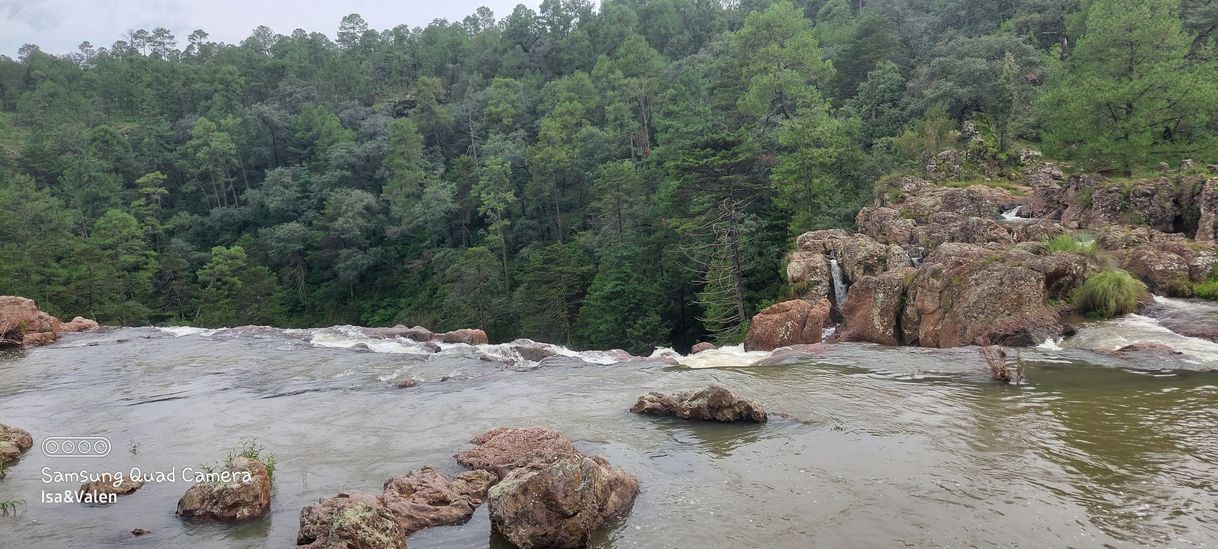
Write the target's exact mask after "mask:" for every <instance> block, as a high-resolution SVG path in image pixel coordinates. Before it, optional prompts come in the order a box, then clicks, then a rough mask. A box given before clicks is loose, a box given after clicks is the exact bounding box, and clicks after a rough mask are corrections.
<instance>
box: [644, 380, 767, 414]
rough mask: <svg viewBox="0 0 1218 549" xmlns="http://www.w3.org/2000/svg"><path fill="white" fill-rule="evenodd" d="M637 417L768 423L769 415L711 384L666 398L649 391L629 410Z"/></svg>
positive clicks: (663, 395)
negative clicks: (767, 416) (673, 417)
mask: <svg viewBox="0 0 1218 549" xmlns="http://www.w3.org/2000/svg"><path fill="white" fill-rule="evenodd" d="M630 411H631V412H634V413H636V414H647V415H653V416H676V417H679V418H685V419H703V420H709V421H720V422H734V421H750V422H754V423H765V422H766V413H765V409H764V408H762V407H761V405H759V404H757V403H755V402H752V401H750V400H746V399H743V398H740V397H739V396H737V395H736V393H734V392H732V390H731V389H728V388H727V387H724V386H722V385H709V386H707V387H706V388H705V389H701V390H699V391H684V392H679V393H673V394H672V395H665V394H663V393H658V392H654V391H653V392H650V393H647V394H645V395H643V396H641V397H639V401H638V402H636V403H635V404H634V406H631V407H630Z"/></svg>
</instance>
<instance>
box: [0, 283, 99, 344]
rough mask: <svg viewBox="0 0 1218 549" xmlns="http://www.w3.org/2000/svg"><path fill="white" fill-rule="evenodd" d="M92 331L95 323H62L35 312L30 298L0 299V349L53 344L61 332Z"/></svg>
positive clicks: (5, 296) (10, 297) (79, 320)
mask: <svg viewBox="0 0 1218 549" xmlns="http://www.w3.org/2000/svg"><path fill="white" fill-rule="evenodd" d="M96 328H97V323H96V322H94V321H92V320H89V319H86V318H82V317H79V316H78V317H76V318H74V319H72V321H71V322H63V321H61V320H59V319H58V318H55V317H53V316H51V315H49V314H47V313H44V312H42V311H40V310H38V306H37V305H36V304H35V303H34V300H32V299H26V298H24V297H17V296H11V295H4V296H0V349H14V348H21V347H37V346H39V345H46V344H48V343H52V342H54V341H55V340H56V339H58V338H59V335H60V334H63V333H68V332H83V331H85V330H93V329H96Z"/></svg>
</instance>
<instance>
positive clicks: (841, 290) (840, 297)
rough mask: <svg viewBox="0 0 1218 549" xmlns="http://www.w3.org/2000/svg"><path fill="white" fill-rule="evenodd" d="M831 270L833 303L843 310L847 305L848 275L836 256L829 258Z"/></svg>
mask: <svg viewBox="0 0 1218 549" xmlns="http://www.w3.org/2000/svg"><path fill="white" fill-rule="evenodd" d="M829 272H830V273H831V274H832V275H833V305H834V306H835V307H837V308H838V310H841V308H842V307H844V306H845V305H846V295H847V294H846V281H845V279H846V277H845V276H844V275H842V267H841V265H838V264H837V258H835V257H830V258H829Z"/></svg>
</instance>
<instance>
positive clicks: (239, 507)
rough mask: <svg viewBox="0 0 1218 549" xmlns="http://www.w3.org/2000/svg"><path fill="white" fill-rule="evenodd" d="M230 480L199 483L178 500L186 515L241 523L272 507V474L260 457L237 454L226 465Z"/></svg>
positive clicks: (263, 513)
mask: <svg viewBox="0 0 1218 549" xmlns="http://www.w3.org/2000/svg"><path fill="white" fill-rule="evenodd" d="M224 472H227V473H230V475H229V477H228V479H220V480H217V481H215V482H200V483H198V484H195V485H194V486H192V487H191V488H190V489H189V490H187V491H186V494H185V495H183V496H182V499H180V500H178V510H177V515H178V516H180V517H183V518H193V519H200V520H215V521H222V522H240V521H243V520H249V519H255V518H258V517H261V516H263V515H265V514H266V513H267V511H269V510H270V508H271V477H270V475H269V474H268V473H267V469H266V465H265V464H264V463H262V462H261V461H259V460H257V459H251V458H246V457H236V458H233V459H232V461H231V462H230V463H229V464H228V465H227V466H226V467H224Z"/></svg>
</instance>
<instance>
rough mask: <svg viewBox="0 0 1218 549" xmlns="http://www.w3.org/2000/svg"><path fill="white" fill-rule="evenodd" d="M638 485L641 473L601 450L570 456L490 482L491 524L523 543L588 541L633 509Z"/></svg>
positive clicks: (534, 545) (524, 546)
mask: <svg viewBox="0 0 1218 549" xmlns="http://www.w3.org/2000/svg"><path fill="white" fill-rule="evenodd" d="M638 491H639V481H638V480H637V479H635V478H634V477H633V476H631V475H630V474H629V473H626V472H625V471H623V470H621V469H620V468H618V467H615V466H613V465H610V464H609V462H608V461H606V460H605V459H604V458H602V457H600V456H590V457H589V456H580V455H572V456H566V457H563V458H562V459H560V460H558V461H556V462H554V463H553V464H551V465H549V466H547V467H545V468H542V469H539V470H527V469H520V470H516V471H514V472H512V473H511V474H510V475H508V476H507V478H505V479H503V481H502V482H500V483H499V484H496V485H495V486H494V487H493V488H491V490H490V500H489V508H490V515H491V527H492V528H493V529H494V530H495V531H496V532H499V533H500V534H501V535H503V536H504V537H505V538H507V539H508V541H510V542H512V543H513V544H515V545H516V546H517V547H520V548H522V549H533V548H542V547H545V548H575V547H587V546H588V544H589V542H590V541H591V537H592V534H593V533H594V532H596V531H597V530H600V529H601V528H603V527H605V526H606V525H607V524H608V523H609V522H610V521H612V520H613V519H615V518H617V517H620V516H622V515H624V514H626V513H627V512H629V510H630V508H631V507H632V506H633V505H634V499H635V496H636V495H637V494H638Z"/></svg>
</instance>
